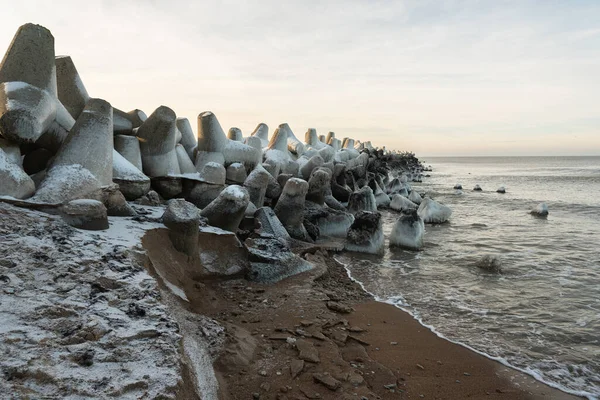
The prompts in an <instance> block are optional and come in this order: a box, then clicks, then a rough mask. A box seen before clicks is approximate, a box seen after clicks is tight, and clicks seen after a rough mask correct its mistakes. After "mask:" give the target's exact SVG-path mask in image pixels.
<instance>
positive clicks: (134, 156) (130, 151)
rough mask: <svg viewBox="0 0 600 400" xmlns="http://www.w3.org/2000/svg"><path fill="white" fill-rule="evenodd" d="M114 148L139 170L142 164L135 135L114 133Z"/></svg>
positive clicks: (138, 142)
mask: <svg viewBox="0 0 600 400" xmlns="http://www.w3.org/2000/svg"><path fill="white" fill-rule="evenodd" d="M114 147H115V150H116V151H118V152H119V154H121V156H123V157H124V158H125V159H126V160H127V161H129V162H130V163H131V164H133V165H134V166H135V167H136V168H137V169H139V170H140V171H142V170H143V166H142V152H141V150H140V141H139V139H138V138H137V137H135V136H129V135H115V136H114Z"/></svg>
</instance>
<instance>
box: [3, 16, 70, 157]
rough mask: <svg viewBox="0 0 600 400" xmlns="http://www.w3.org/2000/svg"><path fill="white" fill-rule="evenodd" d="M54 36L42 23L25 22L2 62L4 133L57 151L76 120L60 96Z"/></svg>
mask: <svg viewBox="0 0 600 400" xmlns="http://www.w3.org/2000/svg"><path fill="white" fill-rule="evenodd" d="M57 96H58V94H57V85H56V65H55V61H54V37H53V36H52V34H51V33H50V31H49V30H48V29H46V28H44V27H42V26H40V25H34V24H25V25H23V26H21V27H20V28H19V29H18V30H17V33H16V34H15V36H14V38H13V41H12V43H11V44H10V46H9V48H8V50H7V52H6V54H5V56H4V59H3V60H2V64H0V133H2V134H3V135H4V136H5V137H6V138H8V139H10V140H12V141H15V142H17V143H35V142H38V140H40V139H41V138H42V136H45V137H44V138H43V140H42V143H39V145H40V146H41V147H46V148H49V149H51V150H53V151H56V150H57V149H58V148H59V147H60V143H61V142H62V141H63V140H64V138H65V137H66V135H67V132H68V131H69V130H70V129H71V127H72V126H73V124H74V122H75V121H74V119H73V118H72V117H71V116H70V114H69V113H68V111H67V110H66V109H65V107H64V106H63V105H62V104H61V103H60V101H59V100H58V97H57Z"/></svg>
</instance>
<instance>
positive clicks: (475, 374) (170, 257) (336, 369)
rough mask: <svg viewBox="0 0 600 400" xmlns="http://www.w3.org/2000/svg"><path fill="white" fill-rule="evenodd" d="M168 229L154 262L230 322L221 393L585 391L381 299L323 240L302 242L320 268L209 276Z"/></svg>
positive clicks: (512, 395) (204, 308) (500, 394)
mask: <svg viewBox="0 0 600 400" xmlns="http://www.w3.org/2000/svg"><path fill="white" fill-rule="evenodd" d="M166 239H167V231H166V230H164V229H158V230H154V231H151V232H149V233H148V234H147V235H146V236H145V237H144V239H143V244H144V247H145V248H146V250H147V255H148V263H147V264H148V267H149V269H150V271H151V272H156V271H159V272H160V275H162V276H165V277H166V278H167V279H169V281H170V282H171V283H173V284H175V285H177V286H179V287H181V288H183V289H184V291H185V295H186V297H187V298H188V300H189V303H186V302H184V301H182V302H181V304H182V306H183V307H185V308H186V309H187V310H189V311H191V312H193V313H197V314H202V315H206V316H208V317H211V318H213V319H215V320H216V321H218V322H219V323H220V324H222V325H223V326H225V327H226V331H227V333H226V341H225V346H224V350H223V351H222V353H221V355H220V356H219V357H218V360H217V362H216V363H215V370H216V373H217V378H218V380H219V386H220V388H219V397H220V398H221V399H253V398H254V399H257V398H258V399H307V398H308V399H357V398H358V399H398V398H403V399H419V398H429V399H467V398H468V399H484V398H499V399H575V398H576V397H574V396H570V395H568V394H565V393H563V392H561V391H558V390H556V389H553V388H551V387H549V386H546V385H544V384H542V383H540V382H537V381H535V380H534V379H533V378H531V377H529V376H527V375H525V374H522V373H520V372H518V371H516V370H513V369H510V368H507V367H505V366H504V365H502V364H500V363H498V362H495V361H493V360H490V359H488V358H486V357H483V356H481V355H479V354H477V353H475V352H473V351H470V350H469V349H467V348H465V347H462V346H460V345H456V344H454V343H451V342H449V341H446V340H444V339H441V338H439V337H438V336H436V335H435V334H434V333H432V332H431V331H430V330H428V329H427V328H425V327H423V326H422V325H420V324H419V323H418V322H417V321H416V320H415V319H414V318H413V317H412V316H411V315H409V314H408V313H406V312H404V311H402V310H400V309H398V308H397V307H394V306H392V305H389V304H384V303H380V302H377V301H375V300H373V299H372V297H371V296H370V295H369V294H367V293H365V292H364V291H363V290H362V289H361V288H360V286H359V285H358V284H357V283H355V282H353V281H351V280H350V279H349V278H348V275H347V273H346V270H345V269H344V267H343V266H342V265H341V264H340V263H338V262H337V261H335V260H334V259H333V257H331V255H330V254H329V253H328V252H327V251H326V250H320V249H319V246H313V247H311V248H309V249H304V250H303V251H302V252H304V253H305V254H304V256H305V257H306V259H307V260H308V261H310V262H311V263H312V264H313V265H314V266H315V268H314V269H313V270H311V271H309V272H306V273H303V274H300V275H297V276H294V277H292V278H289V279H286V280H283V281H281V282H279V283H277V284H274V285H261V284H255V283H251V282H248V281H246V280H244V279H234V280H228V281H218V280H215V281H207V280H204V281H203V283H201V284H200V283H199V282H194V281H193V280H192V279H189V276H187V273H186V272H185V271H186V270H188V269H189V263H188V260H187V258H186V257H185V256H183V255H182V254H181V253H178V252H176V251H175V250H174V249H173V248H172V246H171V244H170V242H169V241H168V240H166ZM311 253H314V254H311ZM159 280H160V279H159ZM182 398H185V397H184V396H183V397H182Z"/></svg>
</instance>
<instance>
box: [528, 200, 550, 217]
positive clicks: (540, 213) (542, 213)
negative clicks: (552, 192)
mask: <svg viewBox="0 0 600 400" xmlns="http://www.w3.org/2000/svg"><path fill="white" fill-rule="evenodd" d="M531 215H533V216H535V217H539V218H545V217H547V216H548V206H547V205H546V203H540V204H538V205H537V206H536V207H535V208H534V209H533V210H531Z"/></svg>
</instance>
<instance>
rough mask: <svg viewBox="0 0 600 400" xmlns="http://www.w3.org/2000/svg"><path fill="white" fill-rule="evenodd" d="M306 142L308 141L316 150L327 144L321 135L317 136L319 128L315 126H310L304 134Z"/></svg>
mask: <svg viewBox="0 0 600 400" xmlns="http://www.w3.org/2000/svg"><path fill="white" fill-rule="evenodd" d="M304 143H306V145H307V146H310V147H313V148H314V149H316V150H321V149H322V148H324V147H325V146H327V145H326V144H325V143H323V142H321V141H320V140H319V137H318V136H317V130H316V129H315V128H308V130H307V131H306V133H305V134H304Z"/></svg>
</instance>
